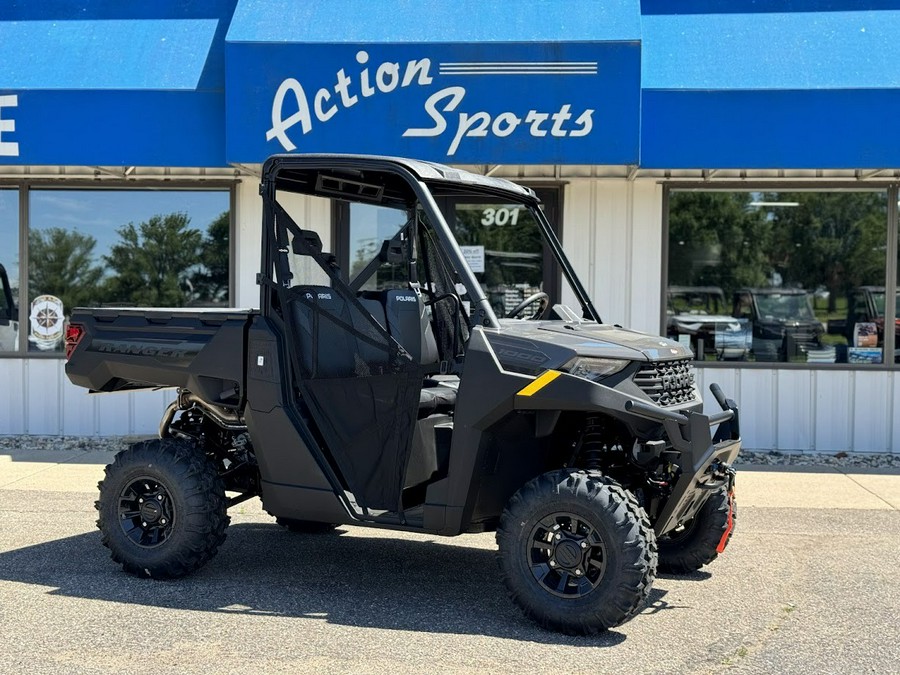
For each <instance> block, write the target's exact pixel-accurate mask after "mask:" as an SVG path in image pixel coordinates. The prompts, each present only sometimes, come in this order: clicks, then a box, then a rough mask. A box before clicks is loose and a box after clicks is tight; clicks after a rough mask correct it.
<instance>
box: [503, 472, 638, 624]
mask: <svg viewBox="0 0 900 675" xmlns="http://www.w3.org/2000/svg"><path fill="white" fill-rule="evenodd" d="M497 543H498V545H499V548H500V550H499V553H498V556H497V557H498V561H499V563H500V570H501V576H502V578H503V581H504V583H505V584H506V586H507V589H508V590H509V594H510V596H511V598H512V600H513V602H515V603H516V604H517V605H518V606H519V607H520V608H521V609H522V611H523V612H524V613H525V615H526V616H528V617H529V618H531V619H532V620H534V621H535V622H537V623H538V624H540V625H541V626H543V627H545V628H550V629H553V630H558V631H562V632H565V633H570V634H581V635H592V634H596V633H599V632H601V631H603V630H606V629H607V628H611V627H613V626H618V625H619V624H622V623H624V622H626V621H628V620H629V619H631V618H632V617H633V616H635V615H636V614H637V613H638V612H639V611H640V610H641V609H642V608H643V606H644V604H645V602H646V600H647V596H648V595H649V593H650V589H651V587H652V585H653V579H654V577H655V574H656V537H655V535H654V533H653V529H652V528H651V527H650V522H649V519H648V518H647V514H646V513H645V512H644V510H643V509H642V508H641V507H640V506H639V505H638V503H637V500H635V498H634V496H633V495H631V494H630V493H629V492H628V491H626V490H625V489H624V488H622V486H621V485H619V484H618V483H616V482H615V481H613V480H611V479H609V478H607V477H605V476H603V475H601V474H599V473H596V472H585V471H569V470H562V471H553V472H550V473H546V474H543V475H541V476H539V477H537V478H535V479H534V480H532V481H531V482H529V483H527V484H526V485H525V486H524V487H522V488H521V489H520V490H519V491H518V492H517V493H516V494H515V495H513V497H512V498H511V499H510V500H509V504H508V505H507V507H506V509H505V510H504V511H503V515H502V516H501V518H500V525H499V527H498V529H497Z"/></svg>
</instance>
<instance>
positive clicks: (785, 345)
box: [732, 288, 825, 361]
mask: <svg viewBox="0 0 900 675" xmlns="http://www.w3.org/2000/svg"><path fill="white" fill-rule="evenodd" d="M732 314H733V315H734V316H735V317H736V318H740V319H748V320H749V321H750V322H751V324H752V325H753V355H754V357H755V358H756V360H757V361H789V360H791V359H792V358H794V357H797V356H800V355H802V354H806V353H807V352H809V351H812V350H820V349H822V335H823V334H824V333H825V328H824V326H823V325H822V324H821V323H820V322H819V321H818V320H817V319H816V315H815V313H814V312H813V305H812V294H811V293H809V292H808V291H806V290H804V289H802V288H742V289H739V290H737V291H735V293H734V308H733V311H732Z"/></svg>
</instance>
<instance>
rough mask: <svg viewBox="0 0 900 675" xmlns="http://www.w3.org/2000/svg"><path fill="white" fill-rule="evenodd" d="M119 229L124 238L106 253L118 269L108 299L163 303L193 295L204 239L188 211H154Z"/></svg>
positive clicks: (176, 303)
mask: <svg viewBox="0 0 900 675" xmlns="http://www.w3.org/2000/svg"><path fill="white" fill-rule="evenodd" d="M117 232H118V234H119V238H120V240H119V243H117V244H115V245H114V246H112V247H111V248H110V252H109V254H108V255H105V256H103V259H104V260H105V261H106V264H107V265H108V266H109V268H110V270H111V272H112V275H111V277H110V278H109V280H108V282H107V284H106V293H105V295H106V297H107V298H108V299H110V300H114V301H116V302H128V303H133V304H136V305H147V306H157V307H178V306H182V305H185V304H187V302H188V301H190V300H192V299H193V296H194V295H195V294H194V292H193V282H192V277H193V276H194V274H195V273H196V269H197V261H198V260H199V259H200V254H201V250H202V247H203V243H204V241H203V235H202V234H201V233H200V231H199V230H197V229H195V228H192V227H190V218H189V217H188V215H187V214H186V213H170V214H167V215H157V216H153V217H152V218H150V220H148V221H146V222H143V223H140V224H139V225H135V224H134V223H128V224H127V225H125V226H124V227H122V228H120V229H119V230H117Z"/></svg>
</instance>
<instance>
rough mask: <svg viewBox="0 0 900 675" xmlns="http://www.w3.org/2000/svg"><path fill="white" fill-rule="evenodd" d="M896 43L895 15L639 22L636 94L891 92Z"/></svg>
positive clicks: (899, 14)
mask: <svg viewBox="0 0 900 675" xmlns="http://www.w3.org/2000/svg"><path fill="white" fill-rule="evenodd" d="M673 11H674V10H673ZM898 35H900V11H898V10H888V11H828V12H809V11H803V12H780V13H777V12H745V13H734V12H727V13H715V14H712V13H710V14H698V13H693V14H653V15H645V16H644V17H643V45H642V46H643V61H642V74H641V76H642V86H643V88H644V89H697V90H713V89H721V90H728V89H732V90H733V89H805V90H809V89H875V88H894V87H898V86H900V40H898V39H897V36H898Z"/></svg>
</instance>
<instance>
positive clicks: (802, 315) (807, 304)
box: [755, 293, 816, 321]
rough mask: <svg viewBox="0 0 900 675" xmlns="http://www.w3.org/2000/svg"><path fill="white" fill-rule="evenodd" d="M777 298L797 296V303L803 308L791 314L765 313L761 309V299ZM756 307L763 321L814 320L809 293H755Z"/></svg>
mask: <svg viewBox="0 0 900 675" xmlns="http://www.w3.org/2000/svg"><path fill="white" fill-rule="evenodd" d="M776 295H777V296H779V298H783V297H790V298H797V299H798V303H799V305H800V306H801V307H802V308H803V309H802V311H800V312H798V313H797V314H795V315H793V316H789V315H786V314H784V313H766V312H764V311H763V301H764V300H771V299H772V298H774V297H775V296H776ZM755 300H756V309H757V313H758V315H759V317H760V319H762V320H764V321H815V320H816V315H815V312H813V309H812V296H811V295H810V294H809V293H757V294H756V299H755Z"/></svg>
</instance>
